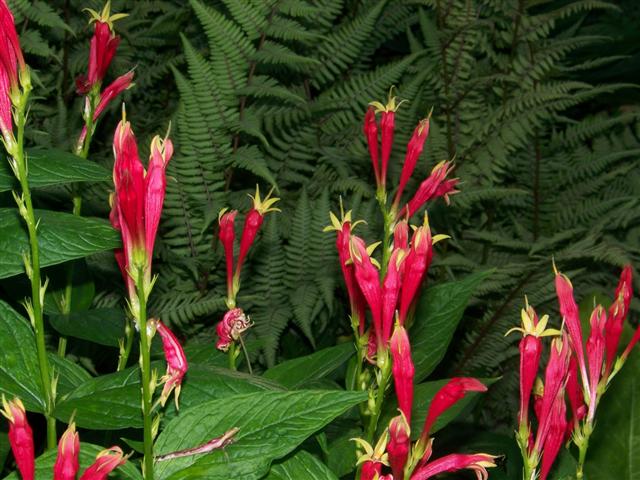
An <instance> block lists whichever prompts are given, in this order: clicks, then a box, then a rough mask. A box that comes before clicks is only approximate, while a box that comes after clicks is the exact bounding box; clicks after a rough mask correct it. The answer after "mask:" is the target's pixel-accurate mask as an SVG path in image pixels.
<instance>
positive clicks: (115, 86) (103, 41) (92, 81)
mask: <svg viewBox="0 0 640 480" xmlns="http://www.w3.org/2000/svg"><path fill="white" fill-rule="evenodd" d="M87 11H88V12H89V14H90V15H91V20H90V22H91V23H95V28H94V32H93V37H92V38H91V42H90V46H89V68H88V72H87V74H86V75H80V76H79V77H78V78H77V79H76V90H77V92H78V94H80V95H84V96H85V106H84V112H83V116H84V120H85V125H84V127H83V129H82V133H81V134H80V138H79V139H78V144H77V147H76V148H77V151H78V152H80V151H82V149H83V147H84V145H85V140H86V138H87V133H88V132H89V133H90V134H91V135H93V129H94V128H95V122H97V121H98V118H100V115H101V114H102V112H104V110H105V108H107V106H108V105H109V103H110V102H111V101H112V100H113V99H115V98H116V97H117V96H118V95H119V94H120V93H122V92H123V91H125V90H127V89H128V88H130V87H131V86H132V82H133V70H131V71H129V72H127V73H125V74H124V75H121V76H119V77H118V78H116V79H115V80H114V81H113V82H112V83H111V84H109V85H108V86H107V87H106V88H105V89H104V90H103V91H102V92H101V88H102V81H103V80H104V77H105V76H106V74H107V70H108V69H109V65H111V62H112V61H113V58H114V56H115V54H116V50H117V48H118V45H119V44H120V37H119V36H117V35H116V34H115V32H114V29H113V22H115V21H117V20H120V19H122V18H125V17H126V16H127V14H125V13H116V14H113V15H111V1H110V0H109V1H108V2H107V3H106V4H105V6H104V8H103V9H102V11H101V12H96V11H95V10H92V9H90V8H89V9H87Z"/></svg>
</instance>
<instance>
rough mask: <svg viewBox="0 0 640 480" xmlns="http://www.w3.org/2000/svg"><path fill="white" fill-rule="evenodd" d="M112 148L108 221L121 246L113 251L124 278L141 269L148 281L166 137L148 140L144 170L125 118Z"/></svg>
mask: <svg viewBox="0 0 640 480" xmlns="http://www.w3.org/2000/svg"><path fill="white" fill-rule="evenodd" d="M113 150H114V155H115V163H114V165H113V183H114V185H115V190H116V191H115V194H114V195H113V197H112V214H111V223H112V225H113V226H114V227H115V228H117V229H118V230H120V233H121V235H122V243H123V250H122V252H116V258H117V259H118V263H119V264H120V267H121V268H122V269H123V275H124V276H125V278H130V276H131V275H132V274H137V271H136V269H142V271H143V272H144V277H145V283H146V284H147V285H148V284H149V283H150V281H151V278H150V277H151V259H152V256H153V247H154V244H155V238H156V234H157V231H158V225H159V223H160V215H161V213H162V206H163V203H164V195H165V190H166V174H165V170H166V166H167V164H168V163H169V160H170V159H171V156H172V155H173V144H172V142H171V140H170V139H168V138H165V139H164V140H162V139H160V137H158V136H156V137H155V138H154V139H153V140H152V141H151V155H150V159H149V171H148V172H145V170H144V167H143V166H142V163H141V162H140V158H139V157H138V147H137V145H136V140H135V137H134V135H133V131H132V129H131V125H130V123H129V122H127V121H126V120H124V119H123V120H122V121H121V122H120V123H119V124H118V127H117V129H116V133H115V137H114V141H113ZM127 286H128V288H129V294H130V297H131V298H134V297H135V289H134V288H133V281H127Z"/></svg>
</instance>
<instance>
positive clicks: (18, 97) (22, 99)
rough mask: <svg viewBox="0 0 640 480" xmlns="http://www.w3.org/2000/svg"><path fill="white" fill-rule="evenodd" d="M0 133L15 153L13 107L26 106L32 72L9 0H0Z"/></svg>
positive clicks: (12, 153)
mask: <svg viewBox="0 0 640 480" xmlns="http://www.w3.org/2000/svg"><path fill="white" fill-rule="evenodd" d="M0 31H1V32H2V34H1V35H0V134H2V141H3V143H4V145H5V147H6V149H7V152H8V153H9V154H10V155H12V156H13V155H14V153H15V148H16V140H15V138H14V135H13V109H14V108H22V109H24V108H25V106H26V96H27V95H28V93H29V91H31V76H30V74H29V68H28V67H27V65H26V64H25V62H24V57H23V56H22V50H21V49H20V41H19V39H18V33H17V32H16V27H15V23H14V19H13V15H12V13H11V11H10V10H9V6H8V5H7V2H6V0H0Z"/></svg>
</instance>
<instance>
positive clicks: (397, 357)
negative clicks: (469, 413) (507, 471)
mask: <svg viewBox="0 0 640 480" xmlns="http://www.w3.org/2000/svg"><path fill="white" fill-rule="evenodd" d="M391 355H392V360H393V380H394V384H395V391H396V396H397V399H398V406H399V410H400V415H398V416H396V417H394V418H393V419H391V421H390V422H389V426H388V427H387V429H386V430H385V432H384V434H383V435H382V436H381V437H380V439H379V440H378V442H377V444H376V446H375V447H372V446H371V445H369V444H368V443H367V442H365V441H364V440H361V439H357V442H358V443H359V444H360V445H361V446H362V448H363V449H364V451H365V453H364V454H363V455H362V456H361V457H360V459H359V460H358V464H359V465H361V475H360V479H361V480H374V479H379V480H383V479H385V480H427V479H429V478H432V477H434V476H436V475H438V474H440V473H444V472H455V471H458V470H463V469H469V470H472V471H474V472H475V473H476V475H477V476H478V478H479V479H480V478H482V479H486V478H488V473H487V468H488V467H493V466H495V464H494V460H495V457H494V456H492V455H488V454H485V453H477V454H450V455H446V456H444V457H442V458H438V459H436V460H431V456H432V453H433V448H432V447H433V437H432V433H433V427H434V425H435V423H436V421H437V420H438V418H439V417H440V416H441V415H442V414H443V413H444V412H446V411H447V410H448V409H450V408H451V407H452V406H453V405H455V404H456V403H457V402H459V401H460V400H462V399H463V398H464V397H465V395H466V394H467V393H469V392H485V391H486V390H487V387H485V386H484V385H483V384H482V383H481V382H480V381H478V380H476V379H474V378H452V379H451V380H449V382H447V383H446V384H445V385H444V386H443V387H442V388H441V389H440V390H439V391H438V392H437V393H436V395H435V396H434V397H433V400H432V401H431V403H430V405H429V410H428V413H427V417H426V419H425V421H424V425H423V427H422V430H421V433H420V436H419V437H418V440H417V441H416V442H415V443H412V442H411V421H412V408H413V388H414V385H413V372H414V367H413V360H412V358H411V345H410V342H409V337H408V335H407V331H406V329H405V328H404V327H403V326H402V325H399V324H398V325H397V326H396V328H395V330H394V333H393V336H392V337H391Z"/></svg>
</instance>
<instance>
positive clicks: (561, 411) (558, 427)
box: [540, 388, 567, 480]
mask: <svg viewBox="0 0 640 480" xmlns="http://www.w3.org/2000/svg"><path fill="white" fill-rule="evenodd" d="M566 410H567V407H566V404H565V401H564V390H563V389H562V388H561V389H560V390H559V392H558V394H557V395H556V399H555V401H554V402H553V406H552V408H551V413H550V420H549V430H548V433H547V436H546V438H545V441H544V445H543V447H542V466H541V469H540V480H546V479H547V476H548V475H549V472H550V471H551V467H552V466H553V462H555V460H556V458H557V457H558V452H559V451H560V447H561V446H562V444H563V443H564V438H565V432H566V430H567V414H566Z"/></svg>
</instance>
